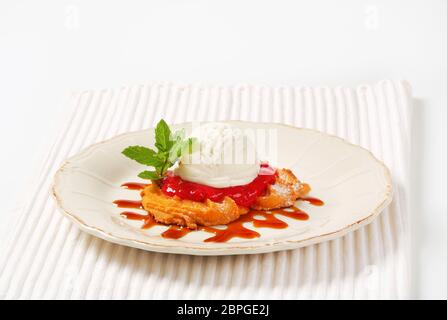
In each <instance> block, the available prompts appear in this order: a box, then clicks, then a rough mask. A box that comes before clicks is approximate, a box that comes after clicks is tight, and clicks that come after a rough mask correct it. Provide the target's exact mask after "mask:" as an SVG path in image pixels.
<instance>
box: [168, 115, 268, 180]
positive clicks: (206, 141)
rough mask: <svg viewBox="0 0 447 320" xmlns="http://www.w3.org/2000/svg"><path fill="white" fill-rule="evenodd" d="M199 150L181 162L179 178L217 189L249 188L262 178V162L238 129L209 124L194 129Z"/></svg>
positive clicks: (183, 158) (230, 126)
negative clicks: (242, 186)
mask: <svg viewBox="0 0 447 320" xmlns="http://www.w3.org/2000/svg"><path fill="white" fill-rule="evenodd" d="M191 136H192V137H195V138H197V140H198V146H197V148H196V150H195V151H194V152H193V153H192V154H187V155H184V156H183V157H182V158H181V159H180V163H179V166H178V168H177V169H176V170H175V172H174V173H175V175H178V176H180V177H181V178H182V179H183V180H186V181H191V182H196V183H200V184H203V185H207V186H210V187H215V188H225V187H233V186H240V185H245V184H248V183H250V182H252V181H253V180H254V179H255V178H256V177H257V176H258V174H259V171H260V161H259V159H258V155H257V152H256V148H255V146H254V144H253V142H252V141H251V139H250V138H249V137H248V136H247V135H246V134H244V132H243V131H242V130H241V129H239V128H237V127H236V126H233V125H230V124H226V123H207V124H204V125H201V126H199V127H198V128H196V129H194V130H193V132H192V134H191Z"/></svg>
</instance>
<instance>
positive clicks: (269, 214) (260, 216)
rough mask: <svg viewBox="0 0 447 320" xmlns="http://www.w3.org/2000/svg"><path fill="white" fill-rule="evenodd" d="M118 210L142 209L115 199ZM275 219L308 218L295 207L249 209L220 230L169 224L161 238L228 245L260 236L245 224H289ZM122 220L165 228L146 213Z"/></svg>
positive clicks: (131, 214) (315, 202)
mask: <svg viewBox="0 0 447 320" xmlns="http://www.w3.org/2000/svg"><path fill="white" fill-rule="evenodd" d="M146 186H147V184H143V183H134V182H128V183H124V184H123V185H122V187H124V188H127V189H129V190H143V189H144V188H145V187H146ZM299 200H301V201H306V202H308V203H309V204H311V205H314V206H322V205H324V202H323V201H321V200H320V199H317V198H302V199H299ZM113 203H114V204H115V205H117V206H118V207H119V208H127V209H143V207H142V205H141V201H139V200H116V201H114V202H113ZM278 216H284V217H288V218H291V219H294V220H302V221H305V220H308V219H309V215H308V214H307V213H306V212H304V211H302V210H301V209H299V208H297V207H290V208H283V209H276V210H269V211H262V210H251V211H250V212H248V213H247V214H245V215H243V216H241V217H240V218H239V219H237V220H235V221H233V222H231V223H229V224H228V225H226V226H223V228H217V227H204V226H200V227H199V228H198V229H197V230H191V229H188V228H186V227H179V226H175V225H172V226H170V227H169V228H168V229H167V230H166V231H165V232H163V233H162V234H161V235H162V237H163V238H167V239H180V238H183V237H185V236H186V235H188V234H189V233H191V232H195V231H204V232H208V233H212V234H214V236H212V237H210V238H207V239H205V240H204V242H227V241H229V240H231V239H233V238H243V239H254V238H259V237H260V236H261V235H260V234H259V233H258V232H256V231H254V230H251V229H248V228H246V227H245V226H244V224H245V223H253V226H254V227H256V228H272V229H285V228H287V227H288V226H289V225H288V224H287V222H285V221H283V220H281V219H279V218H278ZM121 217H123V218H125V219H128V220H137V221H142V222H143V225H142V227H141V228H142V229H150V228H152V227H154V226H165V225H164V224H161V223H158V222H157V221H155V219H154V218H153V217H152V216H151V215H150V214H149V213H147V214H139V213H135V212H130V211H125V212H122V213H121Z"/></svg>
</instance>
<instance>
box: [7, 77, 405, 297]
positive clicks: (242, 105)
mask: <svg viewBox="0 0 447 320" xmlns="http://www.w3.org/2000/svg"><path fill="white" fill-rule="evenodd" d="M410 104H411V94H410V89H409V86H408V85H407V84H406V83H405V82H392V81H382V82H380V83H378V84H376V85H373V86H368V85H362V86H359V87H358V88H356V89H350V88H344V87H337V88H327V87H315V88H311V87H287V86H281V87H266V86H248V85H244V86H235V87H223V86H214V87H203V86H176V85H171V84H150V85H149V84H148V85H140V86H132V87H124V88H121V89H118V90H97V91H85V92H81V93H77V94H74V95H73V99H72V107H73V108H72V109H73V111H72V113H71V117H70V119H69V121H68V122H67V123H66V126H65V129H64V130H63V132H62V133H61V134H60V136H59V138H58V139H57V141H56V142H55V145H54V147H53V148H52V150H51V151H50V153H49V156H48V160H47V161H46V163H45V165H44V167H43V169H42V174H41V177H40V179H39V182H38V184H37V185H36V188H35V191H34V194H33V195H32V196H31V197H30V198H31V201H30V202H29V204H28V206H26V208H25V210H24V211H23V212H22V213H21V215H20V221H19V223H18V224H17V228H16V229H15V230H13V231H12V232H11V235H10V237H9V240H8V242H7V243H6V244H5V246H4V248H5V250H4V252H5V254H4V255H3V256H2V257H1V260H0V295H1V297H2V298H6V299H10V298H12V299H27V298H33V299H35V298H39V299H41V298H44V299H53V298H56V299H67V298H68V299H70V298H71V299H85V298H87V299H108V298H113V299H218V298H221V299H244V298H245V299H258V298H259V299H282V298H283V299H305V298H313V299H319V298H323V299H324V298H329V299H351V298H407V297H409V287H410V286H409V284H410V283H409V282H410V281H409V280H410V277H409V262H410V259H409V252H408V247H409V234H408V233H409V221H408V220H409V214H408V212H407V210H408V205H407V198H408V189H407V188H408V158H409V145H410V113H411V112H410V111H411V106H410ZM161 117H163V118H164V119H166V120H167V121H168V122H169V123H176V122H185V121H193V120H227V119H240V120H250V121H262V122H282V123H286V124H291V125H295V126H299V127H308V128H315V129H318V130H321V131H325V132H328V133H331V134H336V135H338V136H341V137H343V138H346V139H347V140H349V141H351V142H353V143H355V144H359V145H361V146H363V147H365V148H368V149H370V150H371V151H372V152H373V153H374V154H375V155H376V156H377V157H378V158H379V159H382V160H383V161H384V162H385V163H386V165H387V166H388V167H389V168H390V170H391V172H392V176H393V182H394V190H395V194H394V200H393V202H392V204H391V205H390V207H389V208H388V209H386V210H385V211H384V212H383V214H382V215H381V216H380V217H379V218H378V219H377V220H375V221H374V222H373V223H372V224H370V225H368V226H366V227H364V228H361V229H359V230H358V231H355V232H353V233H350V234H348V235H347V236H345V237H343V238H340V239H337V240H334V241H330V242H325V243H321V244H318V245H314V246H309V247H306V248H302V249H297V250H292V251H283V252H277V253H269V254H261V255H251V256H250V255H245V256H244V255H242V256H228V257H193V256H181V255H171V254H162V253H151V252H145V251H142V250H137V249H133V248H127V247H123V246H119V245H115V244H112V243H108V242H106V241H103V240H100V239H97V238H94V237H92V236H90V235H88V234H86V233H83V232H81V231H80V230H79V229H78V228H77V227H76V226H75V225H73V224H72V223H71V222H70V221H68V220H67V219H66V218H64V217H63V216H62V215H61V214H60V213H58V212H57V211H56V207H55V204H54V202H53V199H51V198H50V195H49V189H50V184H51V181H52V177H53V174H54V173H55V171H56V170H57V169H58V167H59V166H60V164H61V163H62V162H63V161H64V159H66V158H67V157H69V156H72V155H74V154H76V153H77V152H79V151H80V150H81V149H83V148H85V147H87V146H88V145H90V144H92V143H95V142H98V141H101V140H104V139H107V138H110V137H113V136H114V135H117V134H119V133H123V132H127V131H133V130H138V129H142V128H148V127H151V126H153V125H154V124H155V123H156V122H157V121H158V120H159V119H160V118H161Z"/></svg>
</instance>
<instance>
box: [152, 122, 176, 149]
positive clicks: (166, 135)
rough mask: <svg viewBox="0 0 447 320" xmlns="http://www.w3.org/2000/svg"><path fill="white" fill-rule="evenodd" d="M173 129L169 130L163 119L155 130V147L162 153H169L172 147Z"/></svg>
mask: <svg viewBox="0 0 447 320" xmlns="http://www.w3.org/2000/svg"><path fill="white" fill-rule="evenodd" d="M170 136H171V129H169V126H168V124H167V123H166V121H164V120H163V119H161V120H160V122H159V123H158V124H157V127H156V128H155V146H156V147H157V148H158V150H160V151H169V149H170V148H171V147H172V143H171V140H170Z"/></svg>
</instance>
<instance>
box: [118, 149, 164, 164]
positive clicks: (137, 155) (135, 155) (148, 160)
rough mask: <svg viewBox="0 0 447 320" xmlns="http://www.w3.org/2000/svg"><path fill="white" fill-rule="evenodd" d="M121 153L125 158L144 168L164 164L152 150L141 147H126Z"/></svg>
mask: <svg viewBox="0 0 447 320" xmlns="http://www.w3.org/2000/svg"><path fill="white" fill-rule="evenodd" d="M122 153H123V154H124V155H125V156H126V157H128V158H130V159H132V160H135V161H136V162H138V163H140V164H144V165H146V166H151V167H158V166H161V165H162V164H163V163H164V161H163V160H164V159H160V157H159V156H158V155H157V153H156V152H155V151H154V150H152V149H149V148H146V147H142V146H131V147H128V148H126V149H125V150H124V151H123V152H122Z"/></svg>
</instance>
